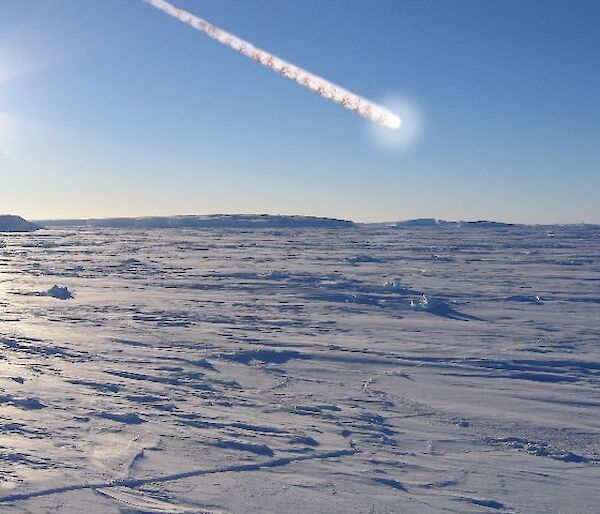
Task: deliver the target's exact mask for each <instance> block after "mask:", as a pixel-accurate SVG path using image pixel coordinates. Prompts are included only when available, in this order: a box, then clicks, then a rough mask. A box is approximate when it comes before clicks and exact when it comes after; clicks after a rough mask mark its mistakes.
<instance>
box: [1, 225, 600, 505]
mask: <svg viewBox="0 0 600 514" xmlns="http://www.w3.org/2000/svg"><path fill="white" fill-rule="evenodd" d="M2 241H3V243H4V244H3V245H2V246H1V247H0V366H1V369H2V373H1V374H0V512H2V513H5V512H6V513H25V512H27V513H38V512H39V513H42V512H43V513H46V512H53V513H73V512H89V513H96V512H98V513H125V512H127V513H133V512H135V513H141V512H144V513H146V512H153V513H155V512H163V513H174V512H182V513H198V512H208V513H246V512H256V513H259V512H260V513H264V512H270V513H282V512H285V513H288V512H289V513H294V512H298V513H300V512H302V513H304V512H327V513H336V512H337V513H347V512H358V513H376V512H388V513H389V512H407V513H427V512H455V513H481V512H528V513H531V512H533V513H535V512H539V513H553V512H554V513H558V512H594V511H595V510H596V509H597V503H598V493H597V489H598V487H597V484H598V483H599V481H600V443H599V440H600V439H599V438H600V421H599V413H600V347H599V342H600V328H598V320H599V319H600V293H599V290H598V284H599V280H600V278H599V277H600V275H599V272H600V261H599V255H600V238H599V237H598V231H597V228H595V227H589V226H578V227H552V228H549V227H537V228H535V227H520V226H514V227H494V226H486V227H485V230H462V229H457V230H454V229H453V228H452V227H443V228H442V227H438V226H435V225H432V226H430V227H429V226H422V225H419V226H415V227H410V226H404V227H400V226H399V227H389V228H386V227H383V226H378V227H368V226H350V227H346V230H338V228H337V227H316V226H311V227H310V228H298V227H292V228H290V227H287V228H286V227H282V226H278V227H276V228H268V227H261V228H260V230H254V229H252V228H249V227H242V228H240V227H238V228H237V229H232V228H227V229H226V228H221V227H219V228H209V227H204V230H201V231H199V230H195V229H184V228H168V229H155V230H140V229H128V228H122V229H116V228H101V227H98V226H95V227H88V228H53V229H47V230H42V231H37V232H35V233H28V234H3V236H2ZM67 292H68V294H66V293H67ZM65 300H68V301H65Z"/></svg>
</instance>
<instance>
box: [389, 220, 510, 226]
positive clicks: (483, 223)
mask: <svg viewBox="0 0 600 514" xmlns="http://www.w3.org/2000/svg"><path fill="white" fill-rule="evenodd" d="M516 225H517V224H516V223H502V222H500V221H489V220H477V221H446V220H440V219H436V218H418V219H414V220H405V221H397V222H395V223H388V224H387V226H388V227H463V226H464V227H479V228H501V227H514V226H516Z"/></svg>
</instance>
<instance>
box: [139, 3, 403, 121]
mask: <svg viewBox="0 0 600 514" xmlns="http://www.w3.org/2000/svg"><path fill="white" fill-rule="evenodd" d="M144 2H146V3H148V4H150V5H152V6H153V7H156V8H157V9H159V10H161V11H163V12H165V13H167V14H169V15H171V16H173V17H174V18H177V19H178V20H180V21H182V22H184V23H187V24H188V25H190V26H191V27H193V28H195V29H196V30H199V31H200V32H203V33H204V34H206V35H207V36H208V37H210V38H212V39H214V40H215V41H218V42H219V43H222V44H224V45H226V46H228V47H229V48H232V49H233V50H235V51H236V52H239V53H241V54H243V55H245V56H246V57H249V58H250V59H253V60H254V61H256V62H258V63H259V64H262V65H263V66H266V67H267V68H270V69H271V70H273V71H276V72H277V73H279V74H280V75H281V76H282V77H285V78H286V79H289V80H293V81H294V82H296V83H297V84H300V85H301V86H304V87H306V88H308V89H310V90H311V91H312V92H313V93H316V94H317V95H319V96H322V97H323V98H327V99H328V100H333V101H334V102H335V103H337V104H338V105H341V106H342V107H345V108H346V109H349V110H351V111H354V112H355V113H357V114H360V115H361V116H364V117H365V118H368V119H370V120H371V121H374V122H375V123H379V124H380V125H383V126H385V127H388V128H391V129H398V128H400V125H401V124H402V121H401V120H400V118H399V117H398V116H396V115H395V114H394V113H393V112H391V111H389V110H388V109H386V108H385V107H382V106H380V105H377V104H375V103H373V102H370V101H369V100H367V99H366V98H362V97H360V96H358V95H356V94H354V93H351V92H350V91H348V90H346V89H344V88H342V87H340V86H336V85H335V84H332V83H331V82H329V81H328V80H325V79H324V78H321V77H319V76H318V75H314V74H312V73H310V72H308V71H306V70H303V69H302V68H299V67H298V66H295V65H294V64H291V63H289V62H286V61H284V60H283V59H280V58H279V57H276V56H274V55H272V54H270V53H269V52H265V51H264V50H261V49H260V48H256V47H255V46H254V45H252V44H250V43H248V42H247V41H244V40H243V39H240V38H238V37H236V36H234V35H233V34H230V33H228V32H225V31H224V30H221V29H220V28H218V27H215V26H214V25H212V24H210V23H208V22H207V21H205V20H203V19H202V18H199V17H198V16H194V15H193V14H191V13H189V12H187V11H184V10H183V9H178V8H177V7H175V6H173V5H171V4H170V3H168V2H165V0H144Z"/></svg>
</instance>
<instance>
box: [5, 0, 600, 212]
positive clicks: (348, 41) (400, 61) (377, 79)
mask: <svg viewBox="0 0 600 514" xmlns="http://www.w3.org/2000/svg"><path fill="white" fill-rule="evenodd" d="M173 3H174V4H175V5H177V6H178V7H181V8H184V9H187V10H189V11H191V12H193V13H195V14H197V15H199V16H201V17H203V18H205V19H207V20H209V21H211V22H212V23H214V24H216V25H217V26H220V27H222V28H224V29H226V30H229V31H230V32H233V33H235V34H236V35H239V36H240V37H243V38H246V39H248V40H249V41H251V42H252V43H254V44H255V45H256V46H259V47H261V48H264V49H265V50H268V51H271V52H273V53H275V54H276V55H278V56H280V57H282V58H284V59H287V60H289V61H291V62H293V63H295V64H298V65H300V66H302V67H304V68H306V69H308V70H310V71H312V72H314V73H317V74H320V75H322V76H324V77H325V78H327V79H329V80H332V81H333V82H336V83H338V84H340V85H342V86H344V87H346V88H348V89H350V90H352V91H355V92H357V93H359V94H361V95H364V96H366V97H367V98H370V99H373V100H379V99H382V98H386V97H389V96H402V97H407V98H410V99H411V102H412V103H413V104H414V105H415V106H417V107H418V109H419V111H420V112H421V117H422V119H423V130H422V133H421V136H420V138H419V141H418V142H416V144H414V145H413V146H412V147H411V148H409V149H406V150H405V151H402V152H390V151H388V150H385V149H383V148H381V147H380V146H379V145H377V144H376V143H375V142H374V141H373V139H372V138H371V137H369V130H368V126H369V122H368V121H366V120H363V119H362V118H360V117H358V116H356V115H355V114H353V113H351V112H347V111H345V110H344V109H341V108H340V107H339V106H336V105H334V104H332V103H330V102H328V101H326V100H323V99H321V98H318V97H317V96H315V95H313V94H311V93H310V92H307V91H305V90H304V89H302V88H300V87H299V86H297V85H295V84H293V83H291V82H288V81H286V80H283V79H281V78H280V77H278V76H277V75H275V74H273V73H272V72H270V71H268V70H266V69H264V68H262V67H260V66H258V65H256V64H254V63H252V62H250V61H248V60H247V59H245V58H244V57H243V56H240V55H237V54H236V53H234V52H233V51H231V50H230V49H228V48H225V47H222V46H221V45H219V44H218V43H216V42H214V41H211V40H209V39H207V38H206V37H205V36H203V35H202V34H200V33H198V32H195V31H194V30H192V29H191V28H189V27H187V26H185V25H183V24H182V23H180V22H178V21H176V20H174V19H172V18H170V17H168V16H166V15H165V14H163V13H161V12H159V11H156V10H154V9H153V8H151V7H150V6H148V5H147V4H145V3H143V2H142V1H141V0H102V1H101V2H90V1H89V0H2V1H1V2H0V211H3V212H11V213H19V214H22V215H24V216H27V217H29V218H37V219H40V218H57V217H94V216H116V215H151V214H190V213H215V212H231V213H242V212H268V213H281V214H287V213H295V214H314V215H324V216H335V217H343V218H351V219H354V220H359V221H386V220H396V219H406V218H412V217H422V216H434V217H439V218H446V219H483V218H485V219H498V220H505V221H517V222H528V223H547V222H580V221H587V222H600V201H598V197H600V194H599V192H600V122H599V120H600V93H599V91H600V66H599V65H598V56H599V55H600V31H598V27H599V26H600V2H597V1H595V0H590V1H581V0H580V1H578V0H568V1H560V0H554V1H552V0H547V1H539V2H538V1H527V0H518V1H486V0H474V1H466V0H462V1H460V0H458V1H454V2H448V1H445V0H439V1H430V0H414V1H402V0H327V1H326V2H325V1H323V0H252V1H245V0H178V1H177V0H173Z"/></svg>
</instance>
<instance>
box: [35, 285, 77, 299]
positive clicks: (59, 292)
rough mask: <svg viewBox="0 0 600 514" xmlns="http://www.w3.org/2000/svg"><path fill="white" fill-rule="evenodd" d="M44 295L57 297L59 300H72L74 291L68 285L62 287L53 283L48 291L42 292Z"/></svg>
mask: <svg viewBox="0 0 600 514" xmlns="http://www.w3.org/2000/svg"><path fill="white" fill-rule="evenodd" d="M42 296H51V297H52V298H57V299H58V300H70V299H71V298H73V293H71V291H69V288H68V287H66V286H65V287H62V286H57V285H53V286H52V287H51V288H50V289H48V291H46V292H45V293H43V294H42Z"/></svg>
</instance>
